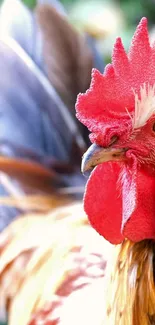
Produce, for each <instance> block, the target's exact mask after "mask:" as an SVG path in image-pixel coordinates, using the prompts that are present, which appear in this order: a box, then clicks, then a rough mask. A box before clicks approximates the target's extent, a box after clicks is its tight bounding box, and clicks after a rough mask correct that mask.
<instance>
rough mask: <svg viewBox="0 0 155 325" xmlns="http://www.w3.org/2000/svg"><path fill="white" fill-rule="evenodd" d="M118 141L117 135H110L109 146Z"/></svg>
mask: <svg viewBox="0 0 155 325" xmlns="http://www.w3.org/2000/svg"><path fill="white" fill-rule="evenodd" d="M154 129H155V126H154ZM117 141H118V136H117V135H113V136H112V137H111V140H110V146H111V145H112V144H114V143H116V142H117Z"/></svg>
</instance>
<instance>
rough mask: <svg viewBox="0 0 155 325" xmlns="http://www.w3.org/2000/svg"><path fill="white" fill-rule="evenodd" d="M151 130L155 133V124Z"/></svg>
mask: <svg viewBox="0 0 155 325" xmlns="http://www.w3.org/2000/svg"><path fill="white" fill-rule="evenodd" d="M152 130H153V131H154V132H155V122H154V123H153V125H152Z"/></svg>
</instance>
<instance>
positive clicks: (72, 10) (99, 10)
mask: <svg viewBox="0 0 155 325" xmlns="http://www.w3.org/2000/svg"><path fill="white" fill-rule="evenodd" d="M22 1H23V2H24V3H25V5H26V6H28V7H29V8H31V9H34V8H35V6H36V0H22ZM1 2H3V0H1ZM12 2H13V0H12ZM60 2H61V3H62V4H63V5H64V7H65V9H66V12H67V15H68V18H69V21H70V22H71V23H72V24H73V25H74V26H75V27H76V28H77V29H78V30H80V31H88V32H90V33H91V34H93V35H94V36H96V38H97V39H98V46H99V48H100V51H101V53H102V54H103V56H104V60H105V62H106V63H107V62H109V61H110V56H111V51H112V46H113V43H114V41H115V38H116V37H117V36H121V37H122V39H123V42H124V46H125V48H126V49H128V47H129V44H130V40H131V37H132V35H133V32H134V30H135V27H136V26H137V24H138V22H139V20H140V19H141V17H143V16H146V17H147V18H148V21H149V28H150V33H151V37H152V39H154V24H155V1H154V0H147V1H145V0H136V1H134V0H95V1H93V0H61V1H60ZM103 41H104V42H103Z"/></svg>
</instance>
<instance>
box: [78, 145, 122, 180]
mask: <svg viewBox="0 0 155 325" xmlns="http://www.w3.org/2000/svg"><path fill="white" fill-rule="evenodd" d="M125 151H126V149H124V148H122V149H119V148H112V147H109V148H103V147H99V146H97V145H96V144H92V145H91V146H90V148H89V149H88V150H87V151H86V153H85V154H84V155H83V158H82V164H81V172H82V173H83V175H84V176H86V177H88V176H89V175H90V172H91V171H92V170H93V169H94V167H96V166H97V165H99V164H102V163H104V162H107V161H116V160H123V159H124V158H125Z"/></svg>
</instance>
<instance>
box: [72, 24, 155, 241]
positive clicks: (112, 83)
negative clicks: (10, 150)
mask: <svg viewBox="0 0 155 325" xmlns="http://www.w3.org/2000/svg"><path fill="white" fill-rule="evenodd" d="M76 110H77V117H78V119H79V120H80V121H81V122H82V123H83V124H84V125H85V126H87V127H88V129H89V130H90V132H91V134H90V140H91V142H92V143H93V144H92V146H91V147H90V148H89V149H88V151H87V152H86V153H85V155H84V157H83V161H82V170H83V171H84V172H85V171H87V170H92V169H93V170H92V172H91V175H90V178H89V180H88V182H87V185H86V190H85V195H84V209H85V211H86V214H87V215H88V218H89V220H90V223H91V224H92V226H93V227H94V228H95V229H96V230H97V231H98V232H99V234H101V235H102V236H104V237H105V239H107V240H109V241H110V242H111V243H113V244H119V243H121V242H122V241H123V240H124V239H125V238H128V239H130V240H131V241H134V242H137V241H141V240H143V239H155V44H154V45H152V46H151V45H150V42H149V35H148V29H147V19H146V18H142V20H141V21H140V23H139V25H138V27H137V29H136V32H135V34H134V36H133V39H132V42H131V46H130V49H129V53H128V54H127V53H126V52H125V50H124V47H123V45H122V42H121V39H120V38H118V39H117V40H116V43H115V45H114V49H113V55H112V64H108V65H107V66H106V68H105V71H104V74H103V75H102V74H101V73H99V72H98V71H97V70H93V72H92V81H91V85H90V88H89V89H88V90H87V92H86V93H85V94H79V96H78V99H77V104H76Z"/></svg>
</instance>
